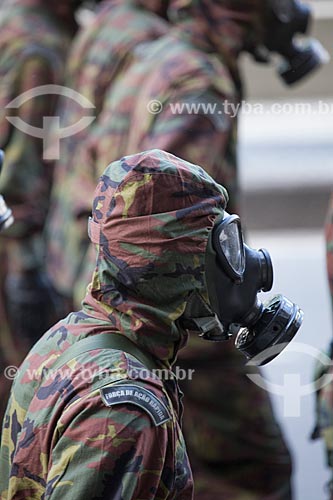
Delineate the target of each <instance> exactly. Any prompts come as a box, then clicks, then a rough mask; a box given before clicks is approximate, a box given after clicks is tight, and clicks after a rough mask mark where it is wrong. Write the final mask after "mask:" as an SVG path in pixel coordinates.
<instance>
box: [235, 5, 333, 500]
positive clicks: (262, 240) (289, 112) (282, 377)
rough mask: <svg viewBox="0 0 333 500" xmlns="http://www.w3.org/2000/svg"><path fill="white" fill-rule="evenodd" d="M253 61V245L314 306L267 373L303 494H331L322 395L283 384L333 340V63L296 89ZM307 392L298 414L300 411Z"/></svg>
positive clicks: (320, 33) (247, 123) (247, 71)
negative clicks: (319, 404) (330, 273)
mask: <svg viewBox="0 0 333 500" xmlns="http://www.w3.org/2000/svg"><path fill="white" fill-rule="evenodd" d="M307 3H309V4H311V5H313V7H314V12H315V20H314V25H313V35H314V36H316V37H317V38H318V39H319V40H320V41H321V42H322V44H323V45H324V46H325V47H326V49H327V50H328V51H329V52H330V54H331V57H332V56H333V1H331V0H322V1H319V0H313V1H312V2H307ZM244 59H245V60H244V61H243V68H244V77H245V81H246V100H247V101H249V102H250V103H252V104H256V103H260V105H263V107H264V113H263V114H258V113H256V112H255V111H252V112H249V111H248V110H245V112H244V113H243V114H242V116H241V120H240V137H241V148H240V160H241V170H240V180H241V185H242V192H243V199H242V219H243V220H245V223H246V227H247V239H248V240H249V241H250V244H251V245H253V246H255V247H260V246H264V247H266V248H267V249H269V251H270V252H271V255H272V258H273V264H274V267H275V284H274V289H273V292H272V293H273V294H274V293H278V292H279V293H283V294H284V295H286V296H287V297H288V298H290V299H291V300H293V301H294V302H296V303H298V304H299V305H300V306H301V307H302V309H303V310H304V313H305V319H304V324H303V327H302V329H301V330H300V332H299V334H298V335H297V337H296V339H295V340H296V341H297V346H296V344H295V346H296V347H297V348H296V349H295V347H294V348H292V347H291V348H290V349H287V350H286V351H285V352H284V353H283V354H281V355H280V356H279V358H277V359H276V360H275V361H273V362H272V363H270V364H269V365H268V367H267V368H265V370H264V376H265V378H266V379H267V380H268V381H269V382H271V383H274V384H277V385H279V386H280V387H284V389H283V390H282V392H283V393H286V394H285V396H286V397H288V398H289V399H286V397H284V396H283V395H276V394H273V395H272V399H273V404H274V406H275V408H276V412H277V414H278V416H279V419H280V422H281V425H282V426H283V429H284V431H285V434H286V437H287V439H288V442H289V444H290V447H291V449H292V452H293V456H294V464H295V474H294V488H295V500H326V498H327V495H325V493H324V483H325V482H327V481H328V479H329V471H328V469H327V468H326V464H325V455H324V450H323V445H322V443H321V442H311V441H310V440H309V435H310V433H311V431H312V428H313V424H314V395H312V394H310V395H305V396H303V397H301V399H299V394H298V393H299V391H300V390H302V389H300V390H298V389H297V388H295V387H294V388H293V387H291V386H289V387H288V386H284V384H285V383H286V381H288V380H292V377H293V376H294V377H296V378H298V380H299V381H300V384H301V385H303V387H304V386H306V387H305V389H304V390H305V392H306V391H307V387H309V385H308V384H310V383H311V381H312V375H313V371H314V365H315V362H316V359H315V358H316V350H314V352H313V353H311V352H310V353H307V352H306V350H310V351H311V349H312V350H313V348H315V349H322V348H325V347H327V345H328V342H329V339H330V336H332V335H333V331H332V330H333V329H332V316H331V309H330V300H329V294H328V286H327V279H326V269H325V241H324V234H323V226H324V218H325V213H326V209H327V203H328V197H329V193H330V191H331V190H333V62H332V61H331V62H330V63H329V64H328V65H327V66H326V67H325V68H323V69H321V70H320V71H319V72H318V73H317V74H315V75H314V76H312V78H310V79H309V80H306V81H304V82H302V83H301V84H300V85H297V86H295V87H293V88H292V90H290V89H286V88H285V86H284V85H283V83H282V82H280V81H279V79H278V78H277V77H276V74H275V70H274V68H272V67H266V66H259V67H258V65H257V64H254V63H253V62H252V61H251V60H250V58H249V57H244ZM320 101H321V102H322V103H325V106H324V105H323V104H321V106H322V109H324V107H325V108H326V109H325V111H324V112H321V113H320V112H318V110H319V106H320V104H319V102H320ZM272 102H279V103H280V104H285V103H290V105H288V106H287V107H285V112H282V113H280V114H274V113H272V112H271V111H270V109H271V103H272ZM298 103H309V104H311V109H310V110H308V111H307V112H305V113H304V112H303V113H302V112H300V111H299V109H297V105H298ZM266 295H268V294H266ZM304 346H305V347H304ZM297 351H298V352H297ZM288 377H289V378H288ZM290 377H291V378H290ZM288 391H289V392H288ZM293 391H294V392H293ZM275 392H276V391H275ZM298 399H299V401H300V411H299V414H298V415H297V416H292V414H293V411H294V410H295V409H294V402H295V401H297V400H298ZM288 405H289V406H288Z"/></svg>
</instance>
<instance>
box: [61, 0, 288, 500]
mask: <svg viewBox="0 0 333 500" xmlns="http://www.w3.org/2000/svg"><path fill="white" fill-rule="evenodd" d="M206 4H207V5H208V3H207V2H205V5H206ZM221 4H222V2H221ZM215 5H217V2H215ZM237 5H238V4H237ZM247 5H250V2H248V3H247ZM253 5H254V3H253ZM229 7H230V5H229ZM228 12H229V17H230V16H231V17H232V13H233V11H232V9H231V11H230V10H229V11H228ZM214 14H215V15H213V16H212V18H213V19H214V20H217V22H218V23H219V26H217V28H218V29H219V31H218V33H220V34H221V36H222V32H223V26H224V28H225V29H226V30H227V32H226V33H224V35H225V36H224V37H222V38H221V40H222V39H224V40H228V43H226V46H223V50H222V47H221V43H220V44H219V46H218V47H217V46H216V45H215V43H214V40H210V39H208V40H207V38H206V36H205V34H203V33H202V30H203V29H204V27H203V24H204V22H203V20H204V16H201V18H200V21H198V19H196V22H195V23H193V22H191V20H189V19H184V21H183V22H179V23H177V26H175V27H174V28H172V29H171V30H170V33H168V34H167V35H165V36H163V37H162V38H159V39H158V40H156V41H153V42H148V43H142V44H138V45H137V47H136V50H135V54H134V57H133V60H131V61H130V62H129V64H128V66H127V67H126V68H125V69H124V71H123V72H121V73H119V74H118V76H117V79H116V80H115V81H114V82H113V84H112V86H111V87H110V90H109V92H108V93H107V95H106V97H105V100H104V107H103V111H102V113H101V115H100V116H99V118H98V120H97V123H96V124H95V126H94V128H93V130H92V133H91V135H90V137H89V138H88V140H87V141H86V142H85V144H84V145H82V146H81V147H80V151H78V155H77V158H76V160H75V164H74V165H73V170H72V176H71V179H70V183H68V184H67V189H68V191H69V192H70V193H71V203H72V206H73V207H74V217H73V219H72V220H73V231H70V235H71V237H72V235H73V237H74V238H75V237H76V235H77V233H75V231H76V229H74V221H75V213H78V212H80V213H89V212H90V210H91V206H90V203H89V200H90V198H91V194H92V191H93V187H94V185H95V180H96V178H97V175H100V174H101V173H102V171H103V168H104V165H105V164H106V163H107V162H109V161H112V160H115V159H116V158H118V157H121V156H122V155H127V154H132V153H137V152H139V151H140V150H142V149H150V148H154V147H158V148H160V149H164V150H166V151H169V152H171V153H173V154H176V155H177V156H179V157H183V158H185V159H186V160H187V161H191V162H193V163H196V164H200V165H201V166H203V167H204V168H205V170H206V171H207V172H208V173H209V174H210V175H212V177H214V179H215V180H217V181H218V182H220V183H222V184H223V185H225V186H226V187H227V189H228V192H229V194H230V203H229V205H228V211H229V212H234V211H236V212H237V211H238V181H237V159H236V141H237V116H236V113H234V114H232V113H228V112H227V109H228V108H227V106H226V105H225V103H227V104H229V105H234V106H235V107H236V106H237V105H238V104H239V103H240V100H241V85H240V79H239V75H238V71H237V65H236V64H235V58H236V55H237V52H238V51H240V50H241V49H242V47H243V45H244V40H243V41H242V40H239V37H241V38H242V37H243V36H244V37H245V36H246V37H248V34H249V23H244V22H243V23H241V25H240V26H239V25H238V24H237V23H235V20H233V22H230V23H229V22H225V12H223V14H221V12H215V13H214ZM238 14H239V13H238ZM235 16H236V15H234V17H235ZM236 17H237V16H236ZM256 18H257V16H255V15H254V14H253V15H252V16H251V15H247V19H248V20H249V19H256ZM253 25H255V22H254V21H253ZM206 28H207V26H206ZM200 30H201V31H200ZM227 35H228V36H227ZM219 40H220V38H219ZM229 61H232V63H230V64H229ZM174 104H176V105H178V104H180V105H181V106H182V105H183V104H186V105H191V106H192V105H195V106H196V107H197V108H196V109H197V111H196V110H195V109H194V111H193V109H192V112H191V111H188V109H187V108H186V107H183V108H179V107H178V111H177V109H176V111H175V107H173V108H172V106H171V105H174ZM202 104H204V105H208V106H210V107H208V108H206V111H205V109H204V108H202V107H201V106H202ZM156 105H157V106H156ZM198 105H199V106H198ZM214 105H215V106H217V108H215V112H214V111H212V109H214V108H212V107H211V106H214ZM219 112H220V113H219ZM81 233H82V231H81ZM82 234H83V233H82ZM80 241H81V243H76V245H78V248H83V247H84V238H83V237H82V236H80ZM68 244H71V245H73V240H71V238H69V239H68ZM75 248H77V247H75ZM85 248H86V247H85ZM89 251H90V252H91V255H90V256H88V257H87V259H86V264H85V265H84V266H83V268H82V273H81V275H80V277H79V279H78V280H77V283H76V286H75V299H76V304H79V303H80V301H81V299H82V297H83V296H84V290H85V287H86V283H88V282H89V279H90V276H91V273H92V271H93V266H94V252H93V248H92V247H91V248H90V250H89ZM81 255H82V254H81ZM75 257H76V254H75V253H73V256H72V259H73V258H75ZM182 358H183V363H184V366H185V367H186V366H187V367H190V368H195V369H196V380H195V382H193V383H191V384H190V383H188V384H186V385H185V386H184V388H185V391H186V395H185V401H186V405H185V406H186V407H187V408H188V410H187V411H186V412H185V415H184V424H185V435H186V439H187V443H188V445H189V451H190V457H191V461H192V463H193V465H194V473H195V482H196V484H197V487H196V491H197V493H196V497H197V498H198V499H199V498H200V499H204V498H205V499H206V498H216V497H217V493H216V492H217V491H220V494H219V495H220V496H219V497H218V498H222V495H223V494H224V492H226V493H225V495H226V498H228V499H229V500H234V499H237V500H238V499H240V498H246V496H245V497H244V492H246V493H245V495H248V497H249V498H251V497H252V498H256V499H257V500H259V499H260V500H263V499H264V498H270V497H271V498H276V499H279V500H282V499H283V500H287V499H290V498H291V493H290V475H291V460H290V455H289V452H288V449H287V447H286V445H285V443H284V440H283V437H282V435H281V431H280V428H279V426H278V424H277V422H276V421H275V419H274V416H273V412H272V408H271V404H270V401H269V398H268V395H267V393H266V392H265V391H263V390H262V389H260V388H258V387H256V386H254V385H251V384H250V383H249V381H248V379H247V377H246V372H247V368H246V367H245V365H244V358H243V357H242V356H241V355H240V354H239V353H238V352H236V351H235V349H234V347H233V344H232V342H230V343H225V344H221V345H218V346H217V345H215V344H214V345H208V344H204V345H202V343H201V342H200V343H199V345H197V340H196V339H195V338H193V339H191V341H190V349H189V350H187V351H186V352H184V354H183V353H182ZM203 388H204V390H203ZM203 398H204V401H205V406H203V405H202V399H203ZM254 401H255V402H256V403H255V404H253V402H254ZM224 415H225V416H224ZM228 485H229V487H228ZM233 487H234V488H233Z"/></svg>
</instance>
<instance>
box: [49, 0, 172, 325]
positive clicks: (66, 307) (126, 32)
mask: <svg viewBox="0 0 333 500" xmlns="http://www.w3.org/2000/svg"><path fill="white" fill-rule="evenodd" d="M167 3H168V2H166V1H157V0H154V1H151V0H147V1H145V0H141V1H139V0H136V1H133V0H125V1H124V0H121V1H119V0H105V1H104V2H102V3H101V4H100V6H99V9H98V11H97V15H96V17H95V19H94V20H93V22H92V23H91V24H90V25H89V26H88V27H87V28H85V29H82V30H81V32H79V33H78V35H77V37H76V38H75V40H74V42H73V46H72V49H71V52H70V56H69V59H68V66H67V68H66V82H65V84H66V86H67V87H69V88H72V89H74V90H75V91H76V92H78V93H79V94H80V95H81V96H84V97H85V98H87V99H88V100H89V101H90V103H91V104H92V105H93V107H94V110H93V115H94V116H99V114H100V112H101V110H102V107H103V104H104V97H105V93H106V91H107V89H108V88H109V87H110V85H111V84H112V82H113V81H114V80H115V79H116V78H118V76H119V74H120V73H122V72H123V71H124V69H125V68H126V66H127V65H128V63H129V60H130V58H131V55H132V52H133V50H134V48H135V47H136V46H137V44H140V43H142V42H145V41H148V40H154V39H156V38H158V37H160V36H162V35H164V34H166V32H167V30H168V24H167V23H166V22H164V21H163V20H162V19H161V17H160V16H163V15H164V14H165V8H166V5H167ZM145 6H147V7H148V8H149V9H151V11H150V12H148V11H147V10H146V9H145V8H144V7H145ZM157 14H158V15H157ZM57 115H59V116H60V117H61V120H62V123H63V126H68V125H72V124H75V123H77V122H79V120H80V119H82V118H83V117H85V116H87V109H86V108H85V107H83V106H82V104H81V103H80V102H78V101H76V100H74V99H68V98H62V99H61V100H60V103H59V106H58V112H57ZM93 126H94V123H93V122H92V124H91V125H90V126H88V127H86V128H84V129H83V130H82V131H81V132H79V133H76V134H75V135H71V136H70V137H67V138H65V139H63V140H62V141H61V144H60V158H59V159H58V161H57V162H56V164H55V176H54V182H53V190H52V197H51V209H50V215H49V218H48V223H47V241H48V252H47V270H48V276H49V279H50V280H51V282H52V285H53V287H54V289H55V290H56V292H57V293H58V295H59V297H60V296H61V297H62V302H63V314H66V313H67V312H69V311H70V310H71V309H72V293H73V286H74V284H75V281H76V279H77V274H78V272H79V270H80V267H81V265H82V261H83V258H84V255H85V253H86V248H87V245H88V239H87V231H86V226H87V223H86V218H85V217H82V215H83V216H85V215H86V212H85V211H84V212H83V214H82V213H81V210H80V206H81V204H82V200H81V194H82V199H84V196H85V194H84V192H85V191H86V190H85V186H84V185H80V186H79V188H78V185H76V188H75V191H76V192H77V194H78V196H77V197H75V200H77V201H78V203H75V204H73V199H74V198H73V194H74V193H73V192H72V188H73V185H72V183H71V179H72V177H73V172H74V171H75V169H74V165H75V164H76V163H77V162H78V155H79V151H80V149H82V148H83V147H84V145H85V141H86V140H87V138H88V136H89V134H90V133H91V129H92V128H93ZM55 140H56V137H55ZM89 187H90V186H89ZM79 193H80V194H79ZM90 198H91V196H90ZM86 201H87V200H86ZM41 333H42V332H41Z"/></svg>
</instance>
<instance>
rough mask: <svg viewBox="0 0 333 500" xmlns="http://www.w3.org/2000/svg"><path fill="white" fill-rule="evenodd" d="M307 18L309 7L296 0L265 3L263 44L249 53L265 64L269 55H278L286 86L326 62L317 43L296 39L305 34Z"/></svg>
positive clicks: (309, 14)
mask: <svg viewBox="0 0 333 500" xmlns="http://www.w3.org/2000/svg"><path fill="white" fill-rule="evenodd" d="M311 18H312V16H311V9H310V7H308V6H307V5H304V4H302V3H301V2H300V1H299V0H268V1H267V5H266V10H265V21H264V22H265V30H264V39H263V44H262V45H261V46H258V47H256V48H255V49H254V50H253V51H252V52H253V55H254V57H255V59H256V60H257V61H258V62H269V61H270V53H271V52H273V53H276V54H278V55H280V56H281V57H282V63H281V65H280V67H279V68H278V72H279V75H280V77H281V78H282V80H283V81H284V82H285V83H286V84H287V85H293V84H294V83H296V82H298V81H299V80H301V79H302V78H304V77H305V76H307V75H308V74H310V73H312V71H314V70H316V69H317V68H319V67H320V66H322V65H323V64H326V63H327V62H328V61H329V59H330V56H329V54H328V52H327V51H326V50H325V49H324V47H323V46H322V45H321V44H320V42H319V41H318V40H315V39H310V38H305V39H303V40H299V39H298V38H297V37H298V36H299V35H306V34H307V33H308V31H309V29H310V24H311Z"/></svg>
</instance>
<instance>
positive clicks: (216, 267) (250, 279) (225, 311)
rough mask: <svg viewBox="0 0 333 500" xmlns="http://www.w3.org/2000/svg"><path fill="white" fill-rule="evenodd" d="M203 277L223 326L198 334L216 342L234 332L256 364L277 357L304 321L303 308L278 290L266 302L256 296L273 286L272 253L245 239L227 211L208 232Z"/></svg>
mask: <svg viewBox="0 0 333 500" xmlns="http://www.w3.org/2000/svg"><path fill="white" fill-rule="evenodd" d="M206 282H207V289H208V296H209V301H210V305H211V307H212V309H213V311H214V312H215V313H216V315H217V317H218V319H219V321H220V323H221V325H222V329H220V330H219V329H218V328H212V329H211V330H207V331H206V332H204V333H203V334H202V336H203V337H204V338H205V339H207V340H213V341H219V340H226V339H229V338H230V337H231V336H234V335H236V339H235V345H236V347H237V349H239V350H240V351H241V352H243V354H245V356H246V357H247V358H248V359H253V358H255V361H256V364H258V365H264V364H266V363H268V362H269V361H271V360H272V359H273V358H275V357H276V356H277V355H278V354H279V353H280V352H281V351H282V350H283V349H284V348H285V347H286V345H287V344H288V343H289V342H290V341H291V340H292V339H293V337H294V336H295V334H296V333H297V331H298V329H299V328H300V326H301V324H302V321H303V312H302V311H301V310H300V309H299V307H298V306H297V305H295V304H293V303H292V302H290V301H289V300H288V299H287V298H286V297H284V296H282V295H277V296H275V297H274V298H272V299H271V300H270V301H269V302H267V303H265V304H263V303H262V302H261V301H260V299H259V298H258V293H259V292H260V291H263V292H267V291H269V290H270V289H271V288H272V285H273V266H272V262H271V258H270V255H269V253H268V252H267V250H263V249H261V250H258V251H256V250H253V249H252V248H249V247H248V246H247V245H245V244H244V242H243V236H242V231H241V224H240V219H239V217H238V216H237V215H229V214H227V213H225V216H224V218H223V220H221V221H219V222H217V223H216V224H215V226H214V228H213V230H212V232H211V234H210V237H209V241H208V245H207V252H206ZM279 346H280V348H279ZM269 348H273V349H269ZM272 353H273V354H272Z"/></svg>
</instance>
